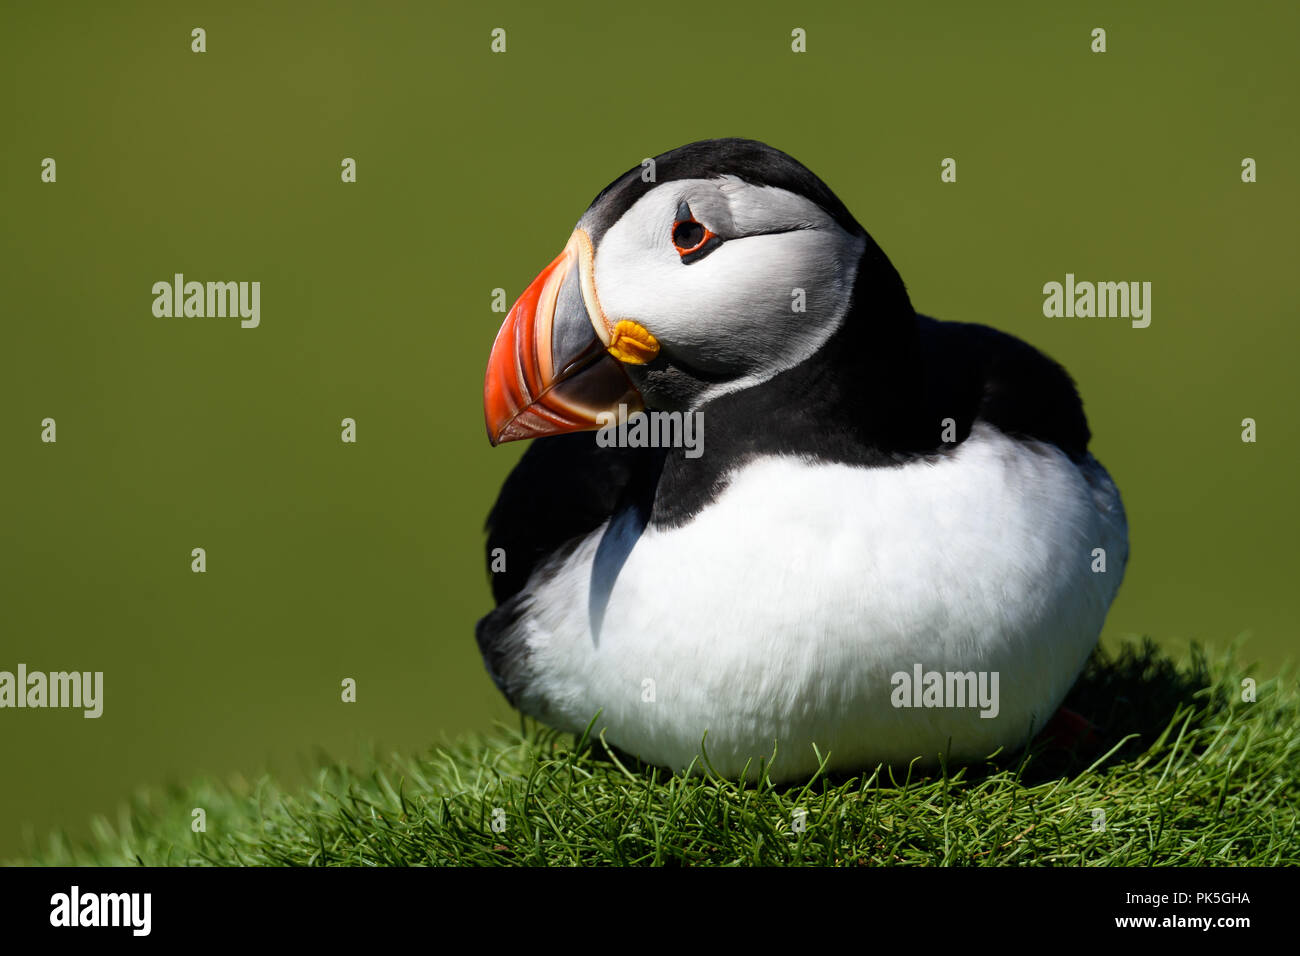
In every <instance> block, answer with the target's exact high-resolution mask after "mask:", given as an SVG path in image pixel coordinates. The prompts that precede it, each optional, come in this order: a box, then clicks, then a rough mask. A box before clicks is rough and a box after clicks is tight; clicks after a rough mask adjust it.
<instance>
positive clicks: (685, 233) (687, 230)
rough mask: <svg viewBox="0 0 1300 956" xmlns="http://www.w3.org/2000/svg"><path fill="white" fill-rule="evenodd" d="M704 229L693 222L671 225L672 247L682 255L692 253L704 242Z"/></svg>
mask: <svg viewBox="0 0 1300 956" xmlns="http://www.w3.org/2000/svg"><path fill="white" fill-rule="evenodd" d="M704 232H705V230H704V227H703V226H701V225H700V224H699V223H698V222H696V221H695V220H691V221H689V222H678V223H674V224H673V245H674V246H676V247H677V251H678V252H679V253H681V254H682V255H686V254H687V253H688V252H694V251H695V250H696V249H697V248H699V245H700V243H702V242H703V241H704Z"/></svg>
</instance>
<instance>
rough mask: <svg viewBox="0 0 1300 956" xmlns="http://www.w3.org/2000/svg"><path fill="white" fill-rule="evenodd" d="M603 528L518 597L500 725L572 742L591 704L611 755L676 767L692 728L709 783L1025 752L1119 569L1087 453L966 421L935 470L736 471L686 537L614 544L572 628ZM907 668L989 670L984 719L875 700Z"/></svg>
mask: <svg viewBox="0 0 1300 956" xmlns="http://www.w3.org/2000/svg"><path fill="white" fill-rule="evenodd" d="M607 530H608V529H607V528H602V529H600V530H599V531H598V532H596V533H595V534H593V535H592V536H591V537H589V538H588V539H587V540H585V541H584V542H583V543H582V544H581V545H580V546H579V547H578V548H577V550H576V551H574V552H571V553H570V554H569V555H568V556H567V557H566V559H565V561H564V563H563V565H557V566H552V567H549V568H544V569H542V571H541V572H540V573H539V576H538V577H537V578H535V579H534V580H533V582H531V583H530V586H532V587H534V588H535V590H534V592H533V597H532V600H531V602H530V604H529V605H528V607H527V609H526V612H525V614H524V615H523V616H522V617H521V621H520V625H519V626H520V627H522V628H523V630H524V634H525V641H526V644H527V646H528V648H529V652H530V658H529V664H528V667H529V671H530V673H531V681H530V683H529V685H528V687H527V690H526V691H525V692H524V695H523V698H522V699H521V701H520V706H521V709H523V710H524V711H525V712H527V713H530V714H533V715H535V716H537V717H539V718H541V719H542V720H544V721H546V722H547V723H550V724H552V725H553V726H557V727H560V728H562V729H565V730H569V731H572V732H575V733H580V732H581V731H582V730H583V729H584V728H585V727H586V726H587V724H588V722H589V721H590V720H591V718H592V717H593V716H594V715H595V714H596V712H597V711H601V718H600V720H599V721H598V723H597V726H598V727H605V728H607V733H606V738H607V739H608V740H609V742H610V743H612V744H615V745H617V746H619V747H620V748H622V749H623V750H625V751H627V752H629V753H632V754H634V755H638V756H640V757H641V758H642V759H644V760H646V761H649V762H651V763H657V764H664V765H668V766H671V767H675V768H681V767H684V766H686V765H687V764H689V763H690V762H691V760H692V759H694V758H695V757H696V756H697V755H698V754H699V752H700V742H701V739H702V738H703V737H704V735H705V732H706V731H707V733H708V737H707V741H706V743H705V750H706V752H707V754H708V756H709V759H710V762H711V763H712V765H713V766H714V768H715V769H716V770H717V771H718V772H720V773H723V774H727V775H736V774H739V773H740V772H741V771H742V769H743V767H744V765H745V763H746V761H749V760H751V759H752V760H753V762H754V765H755V766H757V762H758V759H759V758H760V757H763V758H770V757H771V755H772V753H773V750H774V747H775V749H776V752H777V759H776V761H775V763H773V764H772V769H773V774H774V776H775V777H777V778H791V777H798V776H801V775H805V774H807V773H810V772H811V771H812V770H814V769H815V768H816V766H817V759H816V756H815V754H814V752H813V749H812V745H813V744H816V746H817V747H818V749H820V751H821V752H822V753H823V754H826V753H827V752H829V753H830V754H831V760H830V764H831V766H832V768H836V769H853V768H859V767H862V766H867V765H874V764H875V763H877V762H879V761H907V760H909V759H911V758H913V757H916V756H921V757H923V758H927V759H933V758H935V757H936V756H937V755H938V754H939V753H940V752H947V753H949V755H950V756H951V757H952V758H953V759H958V760H960V759H973V758H978V757H982V756H984V755H986V754H989V753H992V752H993V751H994V750H995V749H997V748H998V747H1000V746H1006V747H1010V746H1015V745H1018V744H1019V743H1021V742H1023V741H1024V740H1026V739H1028V737H1029V735H1030V734H1031V733H1032V732H1033V731H1035V730H1037V729H1038V728H1041V727H1042V725H1043V724H1044V722H1045V721H1046V720H1047V719H1048V718H1049V717H1050V716H1051V715H1052V713H1053V712H1054V711H1055V709H1056V708H1057V706H1059V704H1060V702H1061V700H1062V699H1063V698H1064V696H1065V693H1066V692H1067V691H1068V689H1069V687H1070V685H1071V684H1072V683H1073V681H1074V679H1075V677H1076V676H1077V675H1078V673H1079V670H1080V668H1081V667H1082V665H1083V663H1084V662H1085V661H1086V659H1087V657H1088V654H1089V653H1090V652H1091V650H1092V648H1093V647H1094V645H1095V644H1096V640H1097V636H1098V634H1099V633H1100V631H1101V626H1102V622H1103V621H1104V619H1105V616H1106V611H1107V610H1108V608H1109V607H1110V603H1111V600H1112V599H1113V598H1114V595H1115V592H1116V590H1117V588H1118V587H1119V582H1120V579H1121V577H1122V576H1123V571H1124V564H1125V561H1126V559H1127V554H1128V544H1127V528H1126V525H1125V519H1124V513H1123V508H1122V506H1121V504H1120V498H1119V493H1118V491H1117V490H1116V488H1115V485H1114V484H1113V482H1112V481H1111V480H1110V477H1109V475H1107V474H1106V472H1105V470H1104V469H1103V468H1102V467H1101V465H1100V464H1099V463H1097V462H1096V461H1095V459H1092V458H1091V457H1090V458H1089V459H1088V461H1087V462H1086V463H1085V465H1084V466H1083V467H1079V466H1076V465H1075V464H1074V463H1072V462H1071V461H1070V460H1069V459H1068V458H1067V457H1066V456H1065V455H1064V454H1063V453H1062V452H1060V451H1059V450H1058V449H1056V448H1055V447H1053V446H1051V445H1045V444H1040V443H1036V442H1023V441H1013V440H1011V439H1009V438H1007V437H1005V436H1004V435H1002V434H1001V433H1000V432H998V431H996V430H995V429H992V428H989V427H987V426H983V425H980V426H977V427H976V429H975V431H974V432H973V433H972V435H971V437H970V438H969V439H968V440H967V441H965V442H964V443H962V445H960V446H959V447H958V448H957V449H956V450H955V452H954V453H953V454H951V455H949V456H945V457H943V458H941V459H939V460H937V461H935V462H923V461H916V462H913V463H909V464H906V465H903V466H899V467H894V468H858V467H851V466H848V465H826V464H817V463H809V462H804V461H801V460H798V459H793V458H765V459H760V460H758V461H755V462H753V463H750V464H748V465H747V466H745V467H743V468H742V469H741V470H739V471H738V472H737V473H736V474H734V475H733V477H732V479H731V481H730V484H729V485H728V487H727V489H726V490H725V491H724V492H723V493H722V495H721V496H720V497H719V498H718V499H717V500H716V501H715V502H714V503H713V504H711V505H710V506H709V507H708V508H706V509H705V510H704V511H703V512H702V513H701V514H700V515H698V516H697V517H696V519H695V520H694V521H692V522H690V523H689V524H687V525H685V526H684V527H681V528H677V529H673V530H666V531H664V530H656V529H654V528H653V527H650V528H647V529H645V530H644V531H643V532H642V533H641V534H640V537H639V538H635V543H634V544H631V549H630V551H628V552H627V554H626V559H625V562H624V564H623V566H622V568H621V569H620V570H618V572H617V576H616V578H614V581H613V585H612V588H611V589H610V590H609V594H608V600H607V602H606V604H605V607H604V614H603V617H601V616H600V615H599V614H596V615H595V616H594V617H595V619H598V620H599V622H600V623H599V628H598V632H597V633H593V626H592V625H593V613H592V604H593V602H592V593H591V592H592V581H593V560H594V559H595V556H596V551H597V546H598V544H599V543H600V541H601V538H602V536H604V535H605V533H606V531H607ZM617 533H620V532H619V531H618V528H617V519H616V528H615V530H614V531H612V532H611V534H617ZM622 533H625V534H626V533H627V531H626V528H625V529H624V531H623V532H622ZM1097 548H1101V549H1104V551H1105V561H1106V571H1105V572H1097V571H1094V570H1093V567H1094V566H1095V564H1096V557H1095V554H1094V549H1097ZM618 550H619V549H618V548H610V547H609V545H608V544H607V545H606V547H605V548H604V549H602V552H601V561H602V563H604V562H605V561H606V555H607V554H608V553H610V552H611V551H613V552H617V551H618ZM596 570H597V572H598V573H597V574H596V575H595V580H596V581H598V582H599V581H600V580H601V579H602V578H605V579H608V578H609V577H610V576H611V575H610V574H609V569H608V568H605V569H603V570H604V572H605V573H604V574H601V573H599V572H600V571H601V570H602V569H596ZM544 575H549V579H547V580H545V581H543V580H542V576H544ZM600 603H601V602H600V601H599V600H597V601H596V602H595V604H596V605H597V606H599V604H600ZM918 664H919V665H921V667H922V670H923V671H937V672H940V673H943V672H950V671H951V672H969V671H975V672H977V673H978V672H986V673H991V672H997V674H998V682H997V686H998V692H999V699H998V708H997V711H998V712H997V716H996V717H981V716H980V710H979V709H977V708H975V707H969V706H968V707H952V706H946V707H897V706H895V703H896V702H897V700H896V697H897V695H896V694H894V693H893V692H894V690H895V687H896V683H895V682H894V681H892V680H891V678H892V677H893V675H895V674H897V673H900V672H905V673H907V674H909V675H911V674H913V673H914V671H915V666H916V665H918Z"/></svg>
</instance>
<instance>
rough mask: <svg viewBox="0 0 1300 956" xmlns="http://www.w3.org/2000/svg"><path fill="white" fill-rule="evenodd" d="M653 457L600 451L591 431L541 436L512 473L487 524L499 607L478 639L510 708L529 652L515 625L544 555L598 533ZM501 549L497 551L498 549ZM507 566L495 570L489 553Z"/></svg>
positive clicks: (631, 450) (639, 451)
mask: <svg viewBox="0 0 1300 956" xmlns="http://www.w3.org/2000/svg"><path fill="white" fill-rule="evenodd" d="M653 461H654V459H653V452H652V450H651V449H640V448H601V447H600V446H598V445H597V444H596V433H595V432H578V433H576V434H572V435H555V436H552V437H550V438H538V439H535V440H534V441H533V443H532V447H530V448H529V449H528V451H526V452H525V453H524V456H523V458H521V459H520V460H519V464H518V465H516V466H515V469H514V471H512V472H510V475H509V477H508V478H506V481H505V484H504V485H503V486H502V488H501V494H500V495H498V496H497V501H496V504H495V505H493V507H492V511H491V512H490V513H489V514H488V519H487V532H488V540H487V564H488V572H489V574H490V576H491V579H492V596H493V597H494V598H496V602H497V607H496V609H495V610H494V611H491V612H490V613H488V614H487V615H485V616H484V617H483V618H481V619H480V620H479V622H478V625H477V627H476V628H475V636H476V637H477V638H478V646H479V651H480V652H481V653H482V655H483V663H484V664H486V665H487V669H488V673H489V674H491V675H492V680H493V682H494V683H495V684H496V685H497V687H498V688H499V689H500V690H501V692H502V693H503V694H505V695H506V699H507V700H509V701H510V702H511V703H512V704H514V703H516V702H517V699H518V695H519V692H520V690H521V689H522V686H523V683H524V680H525V677H524V673H525V670H526V663H527V648H526V647H524V646H523V641H522V638H521V636H520V634H519V632H518V630H517V628H516V626H515V625H516V623H517V621H518V619H519V614H520V611H521V609H522V604H523V602H524V599H525V597H526V595H524V594H523V593H522V592H523V589H524V586H525V585H526V584H527V583H528V580H529V578H530V577H532V574H533V572H534V571H535V570H536V569H537V567H538V566H539V565H541V564H542V563H544V562H545V561H546V560H547V559H548V558H550V557H552V556H553V555H556V554H558V553H561V552H562V551H563V550H564V549H566V548H570V547H573V546H574V545H576V544H577V543H578V542H579V541H581V540H582V539H583V538H584V537H586V536H587V535H588V534H590V533H591V532H592V531H595V530H596V529H597V528H599V527H600V526H601V525H602V524H604V522H605V521H606V520H607V519H608V518H609V517H610V516H611V515H612V514H613V513H614V512H615V510H617V509H618V508H619V507H621V505H622V503H623V502H624V501H626V500H628V496H629V494H630V493H631V489H633V488H635V487H638V486H640V485H643V484H644V483H645V482H644V481H643V480H641V479H643V478H644V477H645V476H647V475H648V474H649V473H650V471H651V470H652V468H653ZM498 549H500V550H498ZM502 554H504V559H505V569H504V570H500V571H496V572H493V571H492V566H493V563H494V555H495V556H498V557H499V556H501V555H502Z"/></svg>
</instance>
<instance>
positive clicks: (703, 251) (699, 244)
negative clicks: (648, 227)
mask: <svg viewBox="0 0 1300 956" xmlns="http://www.w3.org/2000/svg"><path fill="white" fill-rule="evenodd" d="M721 244H722V238H721V237H720V236H717V235H715V234H714V233H712V232H710V231H709V230H708V229H707V228H706V227H705V226H704V224H703V223H701V222H699V221H698V220H697V219H696V218H695V217H694V216H692V215H691V211H690V208H689V207H687V205H686V204H685V203H682V205H681V208H679V209H678V210H677V221H676V222H674V223H673V247H674V248H675V249H676V250H677V254H678V255H679V256H681V257H682V262H683V263H685V264H686V265H690V264H691V263H692V262H694V261H696V260H697V259H702V258H704V257H705V256H706V255H708V254H709V253H710V252H712V251H713V250H714V249H716V248H717V247H718V246H720V245H721Z"/></svg>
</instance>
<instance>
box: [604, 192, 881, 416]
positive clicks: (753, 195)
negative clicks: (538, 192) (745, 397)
mask: <svg viewBox="0 0 1300 956" xmlns="http://www.w3.org/2000/svg"><path fill="white" fill-rule="evenodd" d="M683 202H684V203H686V205H688V206H689V208H690V212H691V215H692V216H693V218H694V219H695V220H696V221H697V222H699V223H700V225H702V226H703V227H705V228H706V229H708V230H709V231H710V232H712V233H714V234H716V235H717V236H718V237H719V238H720V239H721V242H720V243H718V244H717V245H716V246H714V247H712V248H711V251H708V252H707V253H706V254H704V255H703V256H702V257H700V258H697V259H696V260H695V261H693V262H684V261H683V257H682V255H681V253H680V252H679V250H678V248H677V247H676V246H675V245H674V241H673V224H674V222H676V221H677V219H678V212H679V210H680V208H681V204H682V203H683ZM585 219H586V217H584V220H585ZM578 225H579V227H583V226H584V225H585V221H580V222H579V223H578ZM865 244H866V240H865V239H864V238H863V237H861V236H854V235H851V234H850V233H848V232H846V231H845V230H844V229H842V228H841V227H840V226H839V224H837V223H836V222H835V220H834V219H832V218H831V217H830V216H828V215H827V214H826V213H825V212H823V211H822V209H821V208H820V207H819V206H817V205H816V204H815V203H813V202H812V201H810V200H808V199H805V198H803V197H802V196H799V195H797V194H795V193H792V192H788V191H787V190H784V189H778V188H776V187H772V186H754V185H750V184H749V183H746V182H744V181H742V180H740V179H737V178H735V177H731V176H724V177H720V178H718V179H683V180H674V181H671V182H666V183H664V184H663V185H661V186H658V187H656V188H655V189H652V190H650V191H649V192H648V193H646V194H645V195H644V196H642V197H641V198H640V199H639V200H637V202H636V203H635V204H634V205H633V206H632V207H631V208H630V209H628V211H627V212H626V213H624V214H623V216H622V217H621V218H620V219H619V220H618V222H616V223H615V224H614V225H613V226H612V227H611V228H610V229H609V230H608V231H607V232H606V233H605V234H604V235H603V236H602V237H601V238H600V240H599V244H598V245H597V247H596V250H595V259H594V268H595V286H596V294H597V296H598V298H599V299H600V304H601V306H602V308H603V310H604V312H605V315H606V317H607V318H608V320H609V321H610V322H611V323H614V322H617V321H619V320H620V319H633V320H635V321H636V322H639V323H640V324H641V325H643V326H645V327H646V328H647V329H648V330H649V331H650V332H651V333H652V334H653V335H654V336H655V337H656V338H657V339H658V340H659V342H660V345H661V346H662V348H663V354H664V355H665V356H667V357H668V358H669V359H670V360H671V361H672V362H674V363H676V364H679V365H683V366H686V367H687V368H689V369H692V370H695V371H697V372H699V373H701V374H702V375H704V376H706V377H710V378H712V377H715V376H716V377H720V378H724V379H725V381H723V382H721V383H720V384H718V385H716V386H714V387H713V388H712V390H711V391H710V392H709V393H708V394H706V395H704V396H701V401H706V400H709V399H712V398H716V397H717V396H718V395H719V394H723V393H726V392H731V391H735V390H737V389H740V388H747V387H749V386H751V385H756V384H758V383H759V382H763V381H766V380H767V379H769V378H771V377H772V376H773V375H776V374H777V373H778V372H782V371H784V370H786V369H789V368H793V367H794V366H796V365H798V364H799V363H801V362H803V361H804V360H805V359H807V358H808V357H810V356H811V355H812V354H813V353H814V352H816V351H817V349H818V348H820V347H821V346H822V344H823V343H825V342H826V340H827V339H828V338H830V336H831V335H832V334H833V333H834V332H835V330H836V329H837V328H838V327H839V325H840V322H841V321H842V320H843V318H844V315H845V312H846V311H847V309H848V306H849V299H850V296H851V294H852V290H853V281H854V276H855V273H856V271H857V265H858V259H859V257H860V256H861V255H862V250H863V247H864V246H865ZM797 290H803V299H804V302H803V309H804V311H795V308H796V306H797V304H798V301H797Z"/></svg>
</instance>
